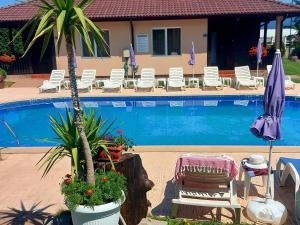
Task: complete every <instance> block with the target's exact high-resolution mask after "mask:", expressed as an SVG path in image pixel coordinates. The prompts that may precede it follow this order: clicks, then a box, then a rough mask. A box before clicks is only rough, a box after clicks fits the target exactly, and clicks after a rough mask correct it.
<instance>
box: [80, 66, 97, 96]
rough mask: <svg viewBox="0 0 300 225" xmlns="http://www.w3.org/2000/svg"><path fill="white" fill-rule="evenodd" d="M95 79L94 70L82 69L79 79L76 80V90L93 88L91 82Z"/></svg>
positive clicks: (90, 89)
mask: <svg viewBox="0 0 300 225" xmlns="http://www.w3.org/2000/svg"><path fill="white" fill-rule="evenodd" d="M95 79H96V70H83V71H82V75H81V79H80V80H77V88H78V90H88V91H92V90H93V84H94V82H95Z"/></svg>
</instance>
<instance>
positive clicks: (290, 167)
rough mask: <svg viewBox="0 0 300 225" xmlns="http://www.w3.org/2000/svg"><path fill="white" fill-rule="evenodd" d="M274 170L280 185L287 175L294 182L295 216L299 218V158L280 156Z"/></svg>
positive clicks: (284, 181)
mask: <svg viewBox="0 0 300 225" xmlns="http://www.w3.org/2000/svg"><path fill="white" fill-rule="evenodd" d="M282 167H283V170H282V171H281V169H282ZM276 170H277V173H278V174H279V179H280V186H285V183H286V180H287V178H288V176H289V175H290V176H291V177H292V178H293V180H294V182H295V216H296V217H297V218H299V219H300V178H299V173H300V159H294V158H284V157H281V158H279V160H278V162H277V166H276Z"/></svg>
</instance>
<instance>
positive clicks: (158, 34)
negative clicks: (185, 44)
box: [152, 28, 181, 55]
mask: <svg viewBox="0 0 300 225" xmlns="http://www.w3.org/2000/svg"><path fill="white" fill-rule="evenodd" d="M152 44H153V55H180V54H181V30H180V28H166V29H153V30H152Z"/></svg>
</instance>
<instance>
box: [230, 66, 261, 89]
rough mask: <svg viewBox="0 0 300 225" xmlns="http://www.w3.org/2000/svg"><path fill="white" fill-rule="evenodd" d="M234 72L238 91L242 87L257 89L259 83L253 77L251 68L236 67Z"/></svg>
mask: <svg viewBox="0 0 300 225" xmlns="http://www.w3.org/2000/svg"><path fill="white" fill-rule="evenodd" d="M234 72H235V78H236V88H237V89H240V86H246V87H253V88H255V89H256V88H257V83H256V81H255V80H254V79H253V77H252V76H251V73H250V69H249V66H238V67H234Z"/></svg>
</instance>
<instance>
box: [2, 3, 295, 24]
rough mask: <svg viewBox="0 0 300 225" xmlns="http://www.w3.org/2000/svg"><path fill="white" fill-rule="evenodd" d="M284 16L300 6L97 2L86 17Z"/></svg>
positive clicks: (21, 9)
mask: <svg viewBox="0 0 300 225" xmlns="http://www.w3.org/2000/svg"><path fill="white" fill-rule="evenodd" d="M37 2H38V0H30V1H28V2H26V3H21V4H16V5H12V6H8V7H5V8H0V21H26V20H29V19H30V18H31V17H32V16H33V15H34V13H35V12H36V9H37V7H36V3H37ZM283 13H290V14H300V7H298V6H294V5H289V4H285V3H281V2H279V1H277V0H94V2H93V3H92V4H91V5H90V6H89V7H88V8H87V9H86V15H87V16H89V17H90V18H91V19H94V20H124V19H129V18H133V19H143V18H148V19H155V18H157V17H205V16H214V15H242V14H247V15H254V14H283Z"/></svg>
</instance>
